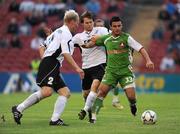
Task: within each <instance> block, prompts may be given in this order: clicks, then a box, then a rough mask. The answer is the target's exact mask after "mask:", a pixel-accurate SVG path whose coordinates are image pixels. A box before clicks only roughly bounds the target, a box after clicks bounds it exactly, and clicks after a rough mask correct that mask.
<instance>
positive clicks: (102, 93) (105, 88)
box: [92, 82, 110, 114]
mask: <svg viewBox="0 0 180 134" xmlns="http://www.w3.org/2000/svg"><path fill="white" fill-rule="evenodd" d="M109 90H110V86H109V85H107V84H105V83H102V82H101V84H100V86H99V88H98V95H97V98H96V100H95V102H94V104H93V107H92V112H93V113H96V114H98V113H99V111H100V109H101V107H102V106H103V100H104V98H105V97H106V95H107V94H108V92H109Z"/></svg>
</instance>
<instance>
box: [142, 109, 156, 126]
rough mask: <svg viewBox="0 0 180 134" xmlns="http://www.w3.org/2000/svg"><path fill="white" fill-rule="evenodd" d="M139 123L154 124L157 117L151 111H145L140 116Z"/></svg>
mask: <svg viewBox="0 0 180 134" xmlns="http://www.w3.org/2000/svg"><path fill="white" fill-rule="evenodd" d="M141 121H142V122H143V124H155V123H156V121H157V115H156V113H155V112H154V111H152V110H146V111H144V112H143V113H142V115H141Z"/></svg>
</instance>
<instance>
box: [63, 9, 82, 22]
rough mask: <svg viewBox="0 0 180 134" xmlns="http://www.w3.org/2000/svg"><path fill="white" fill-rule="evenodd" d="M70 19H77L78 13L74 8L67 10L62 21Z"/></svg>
mask: <svg viewBox="0 0 180 134" xmlns="http://www.w3.org/2000/svg"><path fill="white" fill-rule="evenodd" d="M71 20H75V21H76V20H79V15H78V13H77V12H76V11H74V10H67V11H66V12H65V14H64V23H67V22H69V21H71Z"/></svg>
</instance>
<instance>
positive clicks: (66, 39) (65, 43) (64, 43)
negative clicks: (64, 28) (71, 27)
mask: <svg viewBox="0 0 180 134" xmlns="http://www.w3.org/2000/svg"><path fill="white" fill-rule="evenodd" d="M60 45H61V50H62V52H61V53H62V54H64V53H69V54H70V53H71V45H72V40H71V37H70V36H69V35H67V34H62V36H61V43H60Z"/></svg>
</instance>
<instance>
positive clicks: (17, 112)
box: [12, 86, 53, 124]
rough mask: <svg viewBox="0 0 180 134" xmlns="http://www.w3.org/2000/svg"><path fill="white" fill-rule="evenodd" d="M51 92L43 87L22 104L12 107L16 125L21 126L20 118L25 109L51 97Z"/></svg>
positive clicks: (48, 88) (50, 89)
mask: <svg viewBox="0 0 180 134" xmlns="http://www.w3.org/2000/svg"><path fill="white" fill-rule="evenodd" d="M52 92H53V90H52V88H51V87H47V86H44V87H42V89H41V90H39V91H37V92H35V93H33V94H31V95H30V96H29V97H28V98H27V99H25V100H24V101H23V102H22V103H20V104H19V105H17V106H13V107H12V113H13V116H14V120H15V122H16V123H17V124H21V122H20V119H21V117H22V113H23V111H24V110H25V109H27V108H29V107H31V106H32V105H34V104H36V103H38V102H39V101H40V100H42V99H44V98H46V97H49V96H51V94H52Z"/></svg>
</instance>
